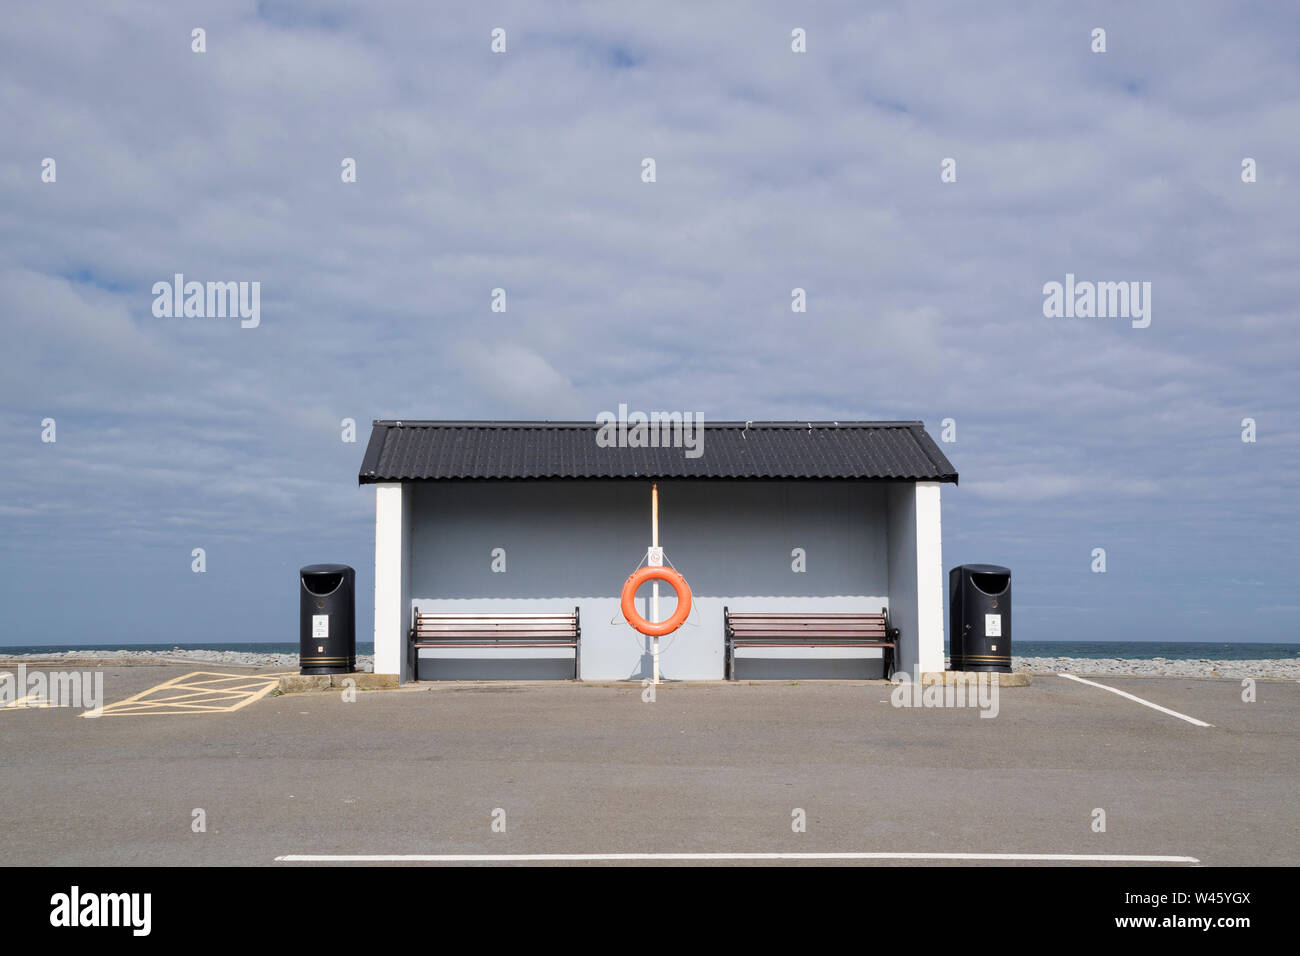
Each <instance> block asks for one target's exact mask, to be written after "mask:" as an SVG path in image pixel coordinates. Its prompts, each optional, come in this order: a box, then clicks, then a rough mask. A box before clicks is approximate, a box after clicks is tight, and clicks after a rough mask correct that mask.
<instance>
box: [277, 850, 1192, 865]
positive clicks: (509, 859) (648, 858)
mask: <svg viewBox="0 0 1300 956" xmlns="http://www.w3.org/2000/svg"><path fill="white" fill-rule="evenodd" d="M657 860H667V861H671V860H695V861H705V862H707V861H715V860H951V861H972V860H978V861H992V862H1004V863H1005V862H1015V861H1027V862H1038V863H1193V864H1195V863H1200V862H1201V861H1200V860H1198V859H1197V858H1196V857H1194V856H1126V855H1123V854H1113V853H357V854H348V853H322V854H290V855H287V856H277V857H276V858H275V861H276V862H277V863H619V862H654V861H657Z"/></svg>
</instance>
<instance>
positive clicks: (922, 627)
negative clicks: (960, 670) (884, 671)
mask: <svg viewBox="0 0 1300 956" xmlns="http://www.w3.org/2000/svg"><path fill="white" fill-rule="evenodd" d="M939 488H940V485H939V482H937V481H918V482H917V483H916V638H917V641H916V644H917V647H916V654H917V662H916V674H917V675H919V674H928V673H933V672H938V671H942V670H943V520H942V516H941V514H940V507H939ZM913 676H916V675H913Z"/></svg>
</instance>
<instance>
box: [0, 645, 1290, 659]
mask: <svg viewBox="0 0 1300 956" xmlns="http://www.w3.org/2000/svg"><path fill="white" fill-rule="evenodd" d="M171 650H194V651H242V652H246V653H250V654H297V653H298V643H297V642H296V641H294V642H291V643H278V644H272V643H264V644H263V643H247V644H212V643H205V644H46V645H35V644H14V645H0V654H49V653H52V652H61V651H171ZM374 652H375V645H374V644H373V643H372V642H362V641H358V642H357V653H358V654H373V653H374ZM1011 653H1012V654H1013V655H1014V656H1015V657H1080V658H1085V659H1097V658H1103V657H1118V658H1124V659H1130V660H1154V659H1155V658H1158V657H1159V658H1164V659H1165V660H1169V661H1196V660H1216V661H1257V660H1290V659H1293V658H1300V644H1247V643H1228V642H1220V641H1215V642H1210V641H1018V642H1016V643H1015V644H1014V645H1012V648H1011Z"/></svg>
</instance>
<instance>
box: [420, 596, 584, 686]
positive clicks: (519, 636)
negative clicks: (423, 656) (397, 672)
mask: <svg viewBox="0 0 1300 956" xmlns="http://www.w3.org/2000/svg"><path fill="white" fill-rule="evenodd" d="M411 616H412V623H411V630H410V633H409V635H408V637H409V641H408V643H409V645H410V648H409V654H410V665H411V679H412V680H419V679H420V673H419V667H420V651H421V650H423V649H426V648H434V649H440V650H441V649H450V648H496V649H500V648H507V649H508V648H526V649H530V650H531V649H543V648H550V649H553V650H554V651H556V652H564V651H565V649H571V650H572V653H573V676H574V677H575V678H576V677H577V676H578V674H579V673H580V669H579V668H580V666H581V660H582V658H581V653H582V647H581V643H580V636H581V633H582V630H581V628H580V627H579V625H578V609H577V608H576V607H575V608H574V609H573V613H572V614H566V613H558V614H556V613H541V614H450V613H443V612H441V611H421V610H420V609H419V608H418V607H417V608H415V609H414V611H413V612H412V615H411ZM493 656H496V655H493ZM520 656H521V657H557V656H561V653H549V654H548V653H543V654H522V655H520ZM562 656H565V657H567V656H568V654H567V653H562Z"/></svg>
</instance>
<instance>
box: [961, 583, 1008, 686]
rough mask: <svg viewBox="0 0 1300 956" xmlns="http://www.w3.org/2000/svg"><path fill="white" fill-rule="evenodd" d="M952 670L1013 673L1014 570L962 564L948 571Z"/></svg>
mask: <svg viewBox="0 0 1300 956" xmlns="http://www.w3.org/2000/svg"><path fill="white" fill-rule="evenodd" d="M948 656H949V657H950V658H951V663H950V664H949V665H948V669H949V670H954V671H996V672H999V673H1002V674H1010V673H1011V570H1010V569H1009V568H1003V567H999V566H998V565H996V564H962V565H958V566H957V567H955V568H953V569H952V570H951V571H950V572H948Z"/></svg>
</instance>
